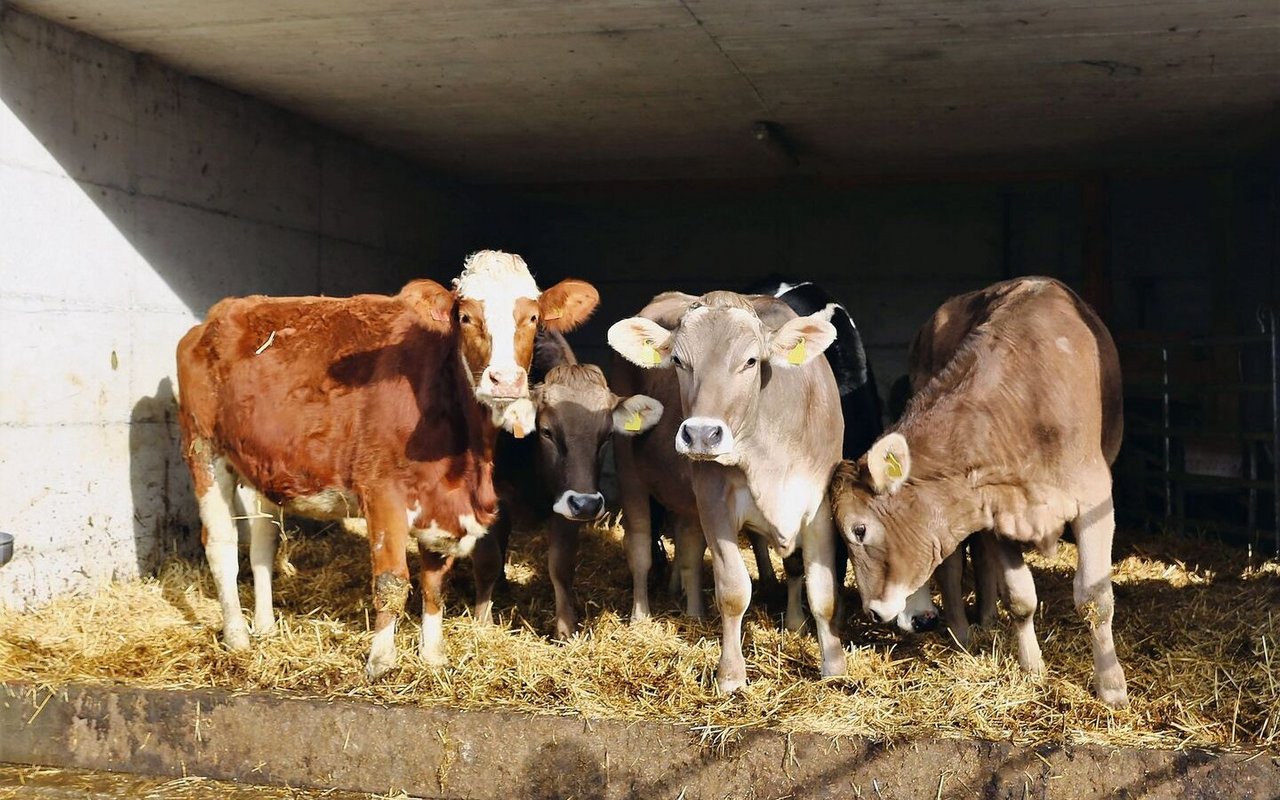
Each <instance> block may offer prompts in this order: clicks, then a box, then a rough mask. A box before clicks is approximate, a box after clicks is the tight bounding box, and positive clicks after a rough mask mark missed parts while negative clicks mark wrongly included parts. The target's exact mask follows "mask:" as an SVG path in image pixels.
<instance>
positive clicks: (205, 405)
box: [177, 251, 598, 678]
mask: <svg viewBox="0 0 1280 800" xmlns="http://www.w3.org/2000/svg"><path fill="white" fill-rule="evenodd" d="M597 301H598V295H597V293H596V290H595V289H594V288H593V287H591V286H590V285H589V284H586V283H584V282H582V281H575V280H566V281H562V282H561V283H559V284H557V285H556V286H554V287H552V288H551V289H548V290H547V291H545V292H539V291H538V288H537V285H536V284H535V283H534V281H533V278H532V276H531V275H530V274H529V271H528V268H527V267H526V266H525V264H524V261H523V260H521V259H520V257H519V256H515V255H510V254H506V253H500V252H493V251H484V252H480V253H476V254H474V255H472V256H471V257H469V258H468V259H467V262H466V264H465V266H464V269H463V271H462V274H461V276H460V277H459V278H458V279H457V280H456V281H455V289H454V290H453V291H452V292H450V291H449V290H447V289H445V288H444V287H443V286H441V285H440V284H438V283H436V282H434V281H429V280H419V281H414V282H412V283H410V284H408V285H407V286H405V288H404V289H403V290H401V292H400V293H399V294H398V295H396V296H394V297H388V296H383V295H360V296H356V297H350V298H323V297H296V298H269V297H261V296H255V297H244V298H232V299H227V300H223V301H221V302H219V303H218V304H216V305H215V306H214V307H213V308H211V309H210V310H209V314H208V316H207V318H206V320H205V322H204V323H202V324H200V325H197V326H195V327H194V328H192V329H191V331H190V332H188V333H187V334H186V336H184V337H183V338H182V341H181V342H180V343H179V345H178V353H177V357H178V382H179V387H180V406H179V419H180V424H181V428H182V435H183V446H184V454H185V456H186V459H187V463H188V466H189V467H190V468H191V474H192V478H193V481H194V484H195V490H196V495H197V499H198V501H199V506H200V517H201V522H202V523H203V528H204V529H203V540H204V544H205V553H206V555H207V556H208V559H209V566H210V568H211V570H212V572H213V575H214V580H215V582H216V583H217V588H218V598H219V600H220V601H221V605H222V612H223V639H224V641H225V642H226V644H227V646H228V647H230V648H232V649H240V648H244V647H247V646H248V644H249V635H248V629H247V626H246V625H245V622H244V618H243V617H242V615H241V611H240V601H239V597H238V595H237V591H236V574H237V571H238V563H237V547H236V544H237V536H236V524H235V512H234V510H233V507H234V496H235V495H236V493H237V490H238V491H239V494H240V498H239V500H240V506H241V511H242V512H243V513H244V515H245V516H247V517H248V518H249V523H250V524H249V528H250V564H251V567H252V570H253V577H254V595H255V597H254V629H255V631H256V632H257V633H258V634H263V633H266V632H267V631H269V630H270V629H271V628H272V627H273V625H274V615H273V612H272V605H271V564H272V560H273V555H274V551H275V548H276V535H275V530H274V528H273V525H272V520H273V518H278V517H279V515H280V514H281V513H290V514H299V515H301V516H306V517H312V518H318V519H335V518H343V517H363V518H364V519H365V521H366V524H367V528H368V532H369V544H370V548H371V550H372V561H373V569H372V575H373V605H374V609H375V611H376V612H377V618H376V622H375V626H374V629H375V636H374V641H373V646H372V648H371V650H370V653H369V661H368V665H367V673H368V675H369V676H370V677H371V678H372V677H376V676H378V675H380V674H382V673H383V672H385V671H386V670H388V669H390V668H391V667H392V666H393V665H394V663H395V659H396V649H395V641H394V635H395V623H396V619H397V618H398V617H399V615H400V614H401V612H402V611H403V610H404V606H405V600H406V599H407V597H408V595H409V571H408V567H407V565H406V561H405V556H406V553H405V548H406V544H407V537H408V535H409V533H410V532H412V533H413V534H414V535H415V536H416V537H417V540H418V544H419V547H420V549H421V552H422V573H421V579H422V590H423V608H422V634H421V638H420V641H419V653H420V654H421V656H422V658H423V659H424V660H425V661H427V662H428V663H433V664H440V663H443V662H444V660H445V654H444V647H443V637H442V633H441V624H442V620H443V607H442V602H441V592H442V582H443V579H444V576H445V574H446V573H447V571H448V569H449V568H450V566H451V565H452V563H453V560H454V558H456V557H457V556H465V555H467V554H468V553H469V552H470V551H471V548H472V547H473V546H474V545H475V542H476V540H477V539H479V538H480V537H482V536H484V534H485V532H486V531H487V529H488V526H489V525H490V524H491V523H492V522H493V519H494V516H495V514H496V512H497V497H496V495H495V493H494V488H493V476H492V472H493V446H494V438H495V436H496V428H495V427H494V426H495V423H502V424H506V425H511V426H512V427H515V428H517V429H518V428H521V427H525V426H529V427H531V425H532V404H531V403H530V402H529V400H528V398H527V394H528V382H527V378H526V370H527V369H528V365H529V361H530V358H531V356H532V350H533V341H534V331H535V329H536V328H537V326H538V325H539V324H542V325H546V326H547V327H550V328H552V329H555V330H568V329H571V328H573V327H575V326H576V325H578V324H579V323H580V322H582V321H583V320H584V319H586V317H587V316H588V315H589V314H590V313H591V311H592V310H593V309H594V307H595V305H596V302H597ZM482 404H484V405H482ZM518 432H522V431H518Z"/></svg>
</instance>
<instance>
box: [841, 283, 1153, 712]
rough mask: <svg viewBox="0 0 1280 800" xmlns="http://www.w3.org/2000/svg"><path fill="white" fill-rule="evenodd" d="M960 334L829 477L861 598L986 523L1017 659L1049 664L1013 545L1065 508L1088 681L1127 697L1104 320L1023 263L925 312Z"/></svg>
mask: <svg viewBox="0 0 1280 800" xmlns="http://www.w3.org/2000/svg"><path fill="white" fill-rule="evenodd" d="M929 324H930V325H931V326H932V327H933V328H934V329H935V330H937V329H939V328H942V329H945V330H948V331H949V333H948V336H950V337H954V339H955V341H958V342H959V345H958V346H956V347H954V348H942V349H950V350H952V354H951V357H950V358H949V360H948V361H947V363H946V365H945V366H943V367H942V368H941V369H938V370H935V371H934V373H935V374H934V376H933V377H932V378H931V379H930V380H929V381H928V383H927V384H926V385H925V386H923V387H922V388H921V389H920V391H919V392H918V393H917V394H916V395H915V396H914V397H913V398H912V399H911V401H910V403H909V405H908V407H907V410H906V414H905V415H904V417H903V419H902V420H901V421H900V422H899V423H898V425H897V426H896V428H895V429H894V430H892V431H890V432H889V433H887V434H885V435H884V436H883V437H881V438H880V440H879V441H877V442H876V443H875V445H873V446H872V448H871V450H870V451H868V453H867V454H866V455H865V456H864V457H863V458H861V459H859V460H858V461H857V462H856V463H853V462H844V463H842V464H841V465H840V467H839V468H838V469H837V470H836V473H835V477H834V478H833V479H832V482H831V503H832V508H833V510H834V513H835V517H836V522H837V526H838V528H839V530H840V532H841V533H842V535H844V536H845V538H846V541H847V542H848V543H849V547H850V554H851V556H852V558H853V564H854V571H855V573H856V575H857V580H858V591H859V592H860V593H861V595H862V600H863V605H864V606H865V607H866V608H867V609H868V610H869V611H870V612H871V613H872V614H873V615H875V616H876V617H877V618H879V619H882V620H883V619H890V618H892V617H894V616H895V615H897V614H898V613H899V611H901V609H902V607H903V605H904V603H905V600H906V598H907V596H908V595H909V594H910V593H911V592H912V591H914V590H916V589H917V588H919V587H920V586H922V585H923V584H924V583H925V582H926V581H927V580H928V578H929V575H930V573H931V572H932V571H933V570H934V569H936V568H937V567H938V566H939V564H940V563H941V562H942V559H944V558H945V557H947V556H948V555H950V554H951V553H952V552H953V551H954V550H955V548H956V546H957V545H958V544H959V543H960V542H961V541H962V540H963V539H964V538H965V537H966V536H968V535H969V534H971V533H973V532H975V531H982V530H989V531H992V532H993V533H994V534H995V537H996V538H997V539H998V541H999V543H1000V546H999V547H998V548H996V557H997V558H998V559H999V561H1000V564H1001V567H1002V571H1003V577H1002V583H1003V594H1004V597H1005V600H1006V604H1007V606H1008V608H1009V611H1010V613H1011V614H1012V616H1013V617H1014V619H1015V620H1016V624H1017V631H1018V661H1019V663H1020V664H1021V665H1022V667H1023V668H1024V669H1026V670H1028V671H1030V672H1033V673H1038V672H1041V671H1043V669H1044V662H1043V660H1042V658H1041V655H1040V646H1039V643H1038V642H1037V641H1036V636H1035V629H1034V626H1033V615H1034V613H1035V610H1036V605H1037V598H1036V592H1035V583H1034V581H1033V580H1032V577H1031V572H1030V570H1029V569H1028V568H1027V566H1026V564H1025V563H1023V560H1022V553H1021V549H1020V548H1021V546H1022V545H1024V544H1030V545H1034V546H1036V547H1038V548H1040V549H1041V550H1045V551H1051V550H1052V549H1053V548H1054V547H1056V545H1057V542H1058V539H1059V537H1060V536H1061V535H1062V531H1063V526H1064V525H1065V524H1066V523H1070V524H1071V526H1072V529H1073V531H1074V533H1075V538H1076V544H1077V547H1078V549H1079V558H1078V563H1077V567H1076V575H1075V584H1074V589H1075V604H1076V608H1077V609H1078V610H1079V612H1080V614H1081V615H1082V616H1083V617H1084V619H1085V621H1086V622H1087V623H1088V625H1089V628H1090V634H1091V637H1092V643H1093V655H1094V686H1095V689H1096V691H1097V693H1098V696H1099V697H1100V698H1101V699H1102V700H1103V701H1104V702H1106V703H1108V704H1110V705H1112V706H1122V705H1125V704H1126V703H1127V702H1128V694H1127V690H1126V686H1125V677H1124V670H1123V669H1122V668H1121V666H1120V663H1119V661H1118V659H1117V658H1116V652H1115V644H1114V641H1113V639H1112V633H1111V620H1112V614H1113V605H1114V603H1113V599H1112V591H1111V541H1112V537H1113V535H1114V532H1115V512H1114V508H1113V506H1112V500H1111V470H1110V464H1111V463H1112V462H1113V461H1114V460H1115V456H1116V454H1117V452H1118V451H1119V447H1120V438H1121V433H1122V430H1123V423H1122V418H1121V395H1120V363H1119V357H1118V355H1117V353H1116V349H1115V344H1114V342H1113V341H1112V339H1111V335H1110V334H1109V333H1108V332H1107V330H1106V328H1105V327H1104V326H1103V324H1102V321H1101V320H1099V319H1098V316H1097V315H1096V314H1095V313H1094V312H1093V310H1092V309H1090V308H1089V307H1088V306H1087V305H1086V304H1085V303H1084V302H1083V301H1082V300H1080V298H1079V297H1077V296H1076V295H1075V293H1073V292H1072V291H1071V290H1070V289H1068V288H1067V287H1066V286H1064V285H1062V284H1061V283H1059V282H1057V281H1055V280H1052V279H1049V278H1020V279H1017V280H1012V281H1005V282H1003V283H998V284H995V285H994V286H991V287H989V288H988V289H985V290H982V291H978V292H971V293H969V294H966V295H961V296H959V297H956V298H953V299H952V300H949V301H947V303H945V304H944V305H943V306H942V308H940V309H939V310H938V311H937V312H936V313H935V315H934V319H933V320H931V322H930V323H929Z"/></svg>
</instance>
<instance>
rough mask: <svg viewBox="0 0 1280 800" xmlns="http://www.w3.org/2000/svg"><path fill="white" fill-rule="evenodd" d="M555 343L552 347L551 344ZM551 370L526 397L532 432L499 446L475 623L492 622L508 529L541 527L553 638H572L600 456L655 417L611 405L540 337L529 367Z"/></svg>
mask: <svg viewBox="0 0 1280 800" xmlns="http://www.w3.org/2000/svg"><path fill="white" fill-rule="evenodd" d="M557 340H558V341H557ZM550 364H554V365H555V366H552V367H551V369H550V370H549V371H548V372H547V373H546V375H545V378H544V379H543V381H542V383H540V384H539V385H537V386H535V387H534V389H533V390H532V392H531V393H530V399H531V400H532V401H533V405H534V409H535V412H536V418H537V424H536V428H535V431H534V432H533V434H532V435H530V436H527V437H525V438H524V439H519V440H517V439H514V438H508V437H504V438H503V439H501V440H499V448H498V453H497V457H496V461H497V465H496V468H495V475H494V483H495V484H496V486H497V488H498V493H499V498H500V513H499V517H498V521H497V522H496V523H495V524H494V526H493V529H492V532H491V534H490V536H489V537H487V539H486V540H482V541H481V542H480V543H478V544H477V546H476V549H475V551H474V553H473V554H472V560H473V564H474V568H475V576H476V605H475V615H476V617H477V618H479V619H491V618H492V608H493V601H492V598H493V589H494V586H495V585H496V583H497V581H498V578H499V577H500V576H501V574H502V570H503V568H504V566H505V564H506V550H507V542H508V540H509V538H510V535H511V528H512V526H513V524H515V523H520V524H521V526H522V527H525V526H532V525H537V524H539V523H542V522H544V521H545V522H546V524H547V544H548V548H547V571H548V573H549V575H550V577H551V585H552V587H553V588H554V590H555V597H556V616H555V636H556V638H559V639H566V638H568V637H570V636H572V635H573V633H574V632H575V631H576V630H577V624H578V615H577V610H576V608H575V603H574V596H573V581H574V574H575V572H576V569H577V558H578V529H579V527H580V526H581V525H582V523H584V522H591V521H593V520H595V519H596V518H597V517H599V516H600V515H601V514H603V513H604V496H603V495H602V494H601V493H600V491H599V476H600V466H601V455H602V452H603V448H604V444H605V443H606V442H607V441H609V437H610V436H611V435H617V436H632V435H635V434H636V433H640V432H642V431H645V430H647V429H648V428H649V427H651V426H652V425H653V424H654V422H656V421H657V419H658V418H659V417H660V416H661V415H662V406H661V405H660V404H659V403H657V402H656V401H654V400H652V399H651V398H648V397H644V396H631V397H618V396H616V395H615V394H614V393H613V392H611V391H609V387H608V385H607V384H606V382H605V378H604V373H602V372H601V371H600V368H599V367H597V366H595V365H594V364H578V363H576V359H575V358H574V356H573V353H572V351H570V350H569V349H568V345H567V344H564V340H563V339H562V338H560V337H558V336H554V337H548V338H547V339H545V340H544V338H543V336H542V335H541V334H540V335H539V341H538V350H537V352H536V354H535V367H536V366H538V365H543V366H546V365H550Z"/></svg>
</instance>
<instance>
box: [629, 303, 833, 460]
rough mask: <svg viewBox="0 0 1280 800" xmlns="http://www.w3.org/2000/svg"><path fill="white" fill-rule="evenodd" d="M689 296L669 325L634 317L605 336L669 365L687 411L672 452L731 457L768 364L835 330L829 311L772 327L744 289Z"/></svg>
mask: <svg viewBox="0 0 1280 800" xmlns="http://www.w3.org/2000/svg"><path fill="white" fill-rule="evenodd" d="M690 299H691V302H690V303H689V305H688V308H687V310H685V312H684V314H683V315H682V316H681V317H680V320H679V322H678V324H677V325H676V326H675V328H674V329H673V330H668V329H666V328H664V327H662V326H661V325H659V324H658V323H657V322H654V321H653V320H650V319H647V318H645V317H632V318H630V319H624V320H622V321H621V322H617V323H615V324H614V325H613V326H612V327H611V328H609V344H610V345H611V346H612V347H613V349H614V350H617V351H618V352H619V353H620V354H621V355H622V356H623V357H624V358H626V359H627V360H628V361H630V362H632V363H633V364H637V365H638V366H641V367H646V368H669V367H674V368H675V370H676V374H677V377H678V379H679V382H680V399H681V404H682V405H683V410H684V414H685V419H684V421H683V422H681V423H680V427H679V429H678V430H677V432H676V442H675V444H676V451H677V452H679V453H683V454H684V455H686V456H688V457H689V458H691V459H694V460H698V461H715V462H717V463H720V464H736V463H738V461H739V459H740V455H741V454H740V453H739V451H738V448H737V446H736V445H737V443H738V442H740V441H742V440H743V439H744V438H746V437H750V436H751V435H752V433H753V432H754V430H755V426H756V422H757V420H756V411H757V406H758V403H759V399H760V390H761V388H762V387H763V386H764V384H765V382H766V381H768V380H769V378H770V375H771V371H772V370H775V369H794V368H796V367H798V366H802V365H804V364H807V363H809V362H810V361H812V360H813V359H815V358H818V357H819V356H821V355H822V352H823V351H824V350H826V349H827V346H828V345H830V344H831V342H832V341H833V340H834V339H835V336H836V331H835V328H834V327H833V326H832V325H831V322H830V316H831V311H830V309H829V308H828V309H824V310H823V311H820V312H818V313H816V314H812V315H810V316H807V317H796V318H793V319H789V320H788V321H786V322H785V323H783V324H782V325H781V326H780V327H778V328H777V329H770V328H769V327H768V326H766V325H765V323H764V322H763V321H762V320H761V319H760V316H759V315H758V314H757V313H756V310H755V306H753V305H752V302H751V301H750V300H749V299H748V298H746V297H744V296H743V295H740V294H735V293H733V292H711V293H710V294H707V295H703V296H702V297H700V298H697V299H696V300H695V299H692V298H690ZM771 302H774V301H771ZM798 413H801V412H798Z"/></svg>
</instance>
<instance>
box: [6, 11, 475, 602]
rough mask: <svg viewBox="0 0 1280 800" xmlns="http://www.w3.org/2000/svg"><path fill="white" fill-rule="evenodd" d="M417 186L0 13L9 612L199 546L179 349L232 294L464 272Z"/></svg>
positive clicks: (203, 92)
mask: <svg viewBox="0 0 1280 800" xmlns="http://www.w3.org/2000/svg"><path fill="white" fill-rule="evenodd" d="M455 209H456V203H455V202H454V198H453V197H452V194H451V192H450V191H448V190H446V189H445V188H443V187H438V186H433V185H432V184H431V182H430V181H428V180H427V178H426V176H424V175H423V174H422V173H421V172H420V170H418V169H416V168H415V167H413V166H411V165H409V164H407V163H406V162H403V161H400V160H397V159H393V158H390V157H387V156H385V155H382V154H380V153H378V152H376V151H373V150H371V149H369V148H366V147H364V146H362V145H360V144H357V143H355V142H353V141H351V140H348V139H345V138H342V137H339V136H337V135H335V134H333V133H330V132H328V131H326V130H324V129H322V128H319V127H317V126H315V125H312V124H310V123H307V122H305V121H303V120H301V119H299V118H296V117H293V116H290V115H288V114H286V113H283V112H281V111H279V110H277V109H274V108H272V107H270V106H267V105H265V104H263V103H261V102H258V101H255V100H252V99H250V98H247V97H244V96H242V95H239V94H236V93H233V92H230V91H227V90H225V89H221V88H219V87H217V86H214V85H211V84H208V83H206V82H203V81H200V80H196V79H192V78H189V77H186V76H183V75H180V74H177V73H175V72H173V71H171V70H169V69H166V68H163V67H161V66H158V65H156V64H155V63H153V62H150V61H148V60H147V59H145V58H143V57H139V56H135V55H133V54H130V53H128V52H125V51H123V50H120V49H117V48H114V47H111V46H108V45H105V44H103V43H101V42H99V41H97V40H94V39H91V38H88V37H86V36H83V35H80V34H76V33H72V32H70V31H68V30H66V29H63V28H61V27H58V26H56V25H53V24H51V23H49V22H46V21H44V20H42V19H39V18H36V17H32V16H28V15H25V14H21V13H18V12H15V11H14V10H13V9H11V8H10V9H7V10H6V9H5V8H4V5H3V3H0V278H2V280H0V499H2V500H3V502H0V530H4V531H9V532H11V533H13V534H14V535H15V536H16V537H17V556H16V558H15V560H14V561H13V562H12V563H10V564H9V565H8V566H6V567H4V568H3V569H2V570H0V605H7V606H16V607H18V608H21V607H24V606H26V605H29V604H33V603H39V602H41V601H43V600H45V599H47V598H49V597H51V596H53V595H55V594H58V593H61V592H65V591H68V590H78V589H82V588H87V587H90V586H93V585H96V584H98V583H100V582H102V581H104V580H107V579H110V578H113V577H122V576H132V575H136V574H138V573H139V571H143V570H147V569H149V568H151V567H153V566H154V565H155V564H156V563H157V561H158V560H159V559H160V558H161V557H163V556H164V555H165V554H166V553H168V552H171V551H173V550H174V549H177V548H182V547H190V546H191V545H192V544H193V543H195V544H198V536H199V533H198V531H199V528H198V524H196V516H195V512H194V502H193V500H192V497H191V491H190V487H189V484H188V477H187V475H186V473H185V466H184V465H183V464H182V462H181V459H180V456H179V453H178V449H177V444H176V430H175V426H174V422H173V419H174V399H173V391H174V389H173V374H174V357H173V352H174V346H175V344H176V342H177V340H178V338H179V337H180V336H181V335H182V333H183V332H185V331H186V330H187V328H189V327H190V326H191V324H192V323H194V322H195V321H197V320H198V319H199V317H200V316H201V314H202V313H203V312H204V311H205V310H206V309H207V308H208V307H209V305H211V304H212V303H213V302H214V301H215V300H217V299H219V298H221V297H223V296H225V295H229V294H246V293H253V292H266V293H276V294H312V293H327V294H348V293H352V292H356V291H388V290H395V289H396V288H398V287H399V286H400V285H401V284H402V283H403V281H404V280H405V279H406V278H407V277H410V276H415V275H426V276H433V277H438V278H444V277H447V276H449V275H452V274H456V271H457V269H458V266H459V264H460V258H461V255H462V254H463V252H464V250H465V248H464V246H463V244H462V243H460V242H459V241H457V239H456V234H455V232H456V231H457V230H458V225H457V220H456V218H455V213H456V212H455Z"/></svg>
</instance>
